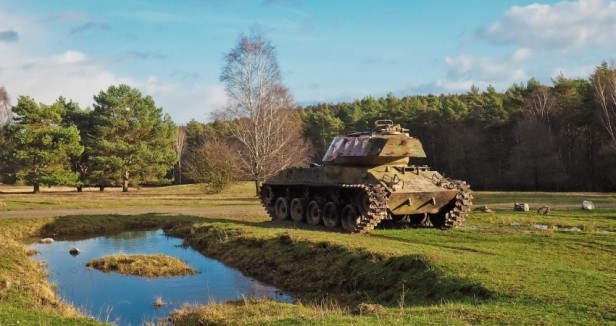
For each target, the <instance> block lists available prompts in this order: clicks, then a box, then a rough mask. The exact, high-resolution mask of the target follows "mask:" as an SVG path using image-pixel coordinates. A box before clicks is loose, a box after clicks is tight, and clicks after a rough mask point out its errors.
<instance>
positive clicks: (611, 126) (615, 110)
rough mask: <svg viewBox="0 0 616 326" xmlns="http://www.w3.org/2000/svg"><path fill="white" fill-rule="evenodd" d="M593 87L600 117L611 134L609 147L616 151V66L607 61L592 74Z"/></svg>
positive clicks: (609, 134)
mask: <svg viewBox="0 0 616 326" xmlns="http://www.w3.org/2000/svg"><path fill="white" fill-rule="evenodd" d="M591 79H592V88H593V93H594V97H595V101H597V103H598V105H599V109H600V114H599V117H600V119H601V124H602V125H603V128H604V130H605V131H606V132H607V135H608V136H609V140H610V143H609V147H610V148H611V149H612V150H614V151H616V68H615V67H608V65H607V63H606V62H603V63H602V64H601V66H599V67H597V69H596V70H595V73H594V74H593V76H592V78H591Z"/></svg>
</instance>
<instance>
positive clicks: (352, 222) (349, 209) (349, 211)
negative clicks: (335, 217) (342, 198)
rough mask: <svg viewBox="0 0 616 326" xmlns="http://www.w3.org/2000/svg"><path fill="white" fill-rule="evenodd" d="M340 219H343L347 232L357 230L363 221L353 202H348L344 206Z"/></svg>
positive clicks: (343, 226)
mask: <svg viewBox="0 0 616 326" xmlns="http://www.w3.org/2000/svg"><path fill="white" fill-rule="evenodd" d="M340 219H341V221H342V228H344V230H345V231H347V232H355V231H357V226H358V225H359V223H360V222H361V218H360V217H359V215H358V214H357V212H356V211H355V207H353V205H351V204H348V205H346V206H344V207H343V208H342V213H340Z"/></svg>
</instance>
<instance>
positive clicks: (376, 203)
mask: <svg viewBox="0 0 616 326" xmlns="http://www.w3.org/2000/svg"><path fill="white" fill-rule="evenodd" d="M268 186H269V185H263V187H262V189H261V196H260V197H261V198H260V199H261V205H262V206H263V208H265V211H266V212H267V214H268V215H269V216H270V218H271V219H272V220H273V221H275V220H277V218H276V216H275V210H274V205H273V203H274V202H275V198H273V199H272V198H271V197H270V198H269V199H268V195H267V190H266V189H267V188H266V187H268ZM309 186H310V185H309ZM312 187H314V188H333V189H336V188H337V189H354V190H357V191H358V193H357V196H361V195H365V196H367V198H368V200H367V201H368V202H367V203H366V204H365V205H364V206H366V207H365V208H364V209H362V208H360V207H359V206H360V205H357V202H355V203H352V202H351V204H355V205H354V206H355V210H356V212H357V213H358V217H359V221H358V222H357V223H356V224H355V226H354V228H353V230H352V231H351V232H352V233H362V234H367V233H370V231H372V230H374V228H375V227H376V226H377V225H378V224H379V223H380V222H381V220H383V219H384V218H386V217H387V196H388V193H387V191H386V190H385V187H383V186H381V185H374V184H327V185H323V184H319V185H318V186H312ZM354 199H355V198H354ZM357 201H359V200H357ZM304 222H305V221H304ZM338 228H339V229H340V230H343V231H344V229H343V228H342V227H340V226H339V227H338Z"/></svg>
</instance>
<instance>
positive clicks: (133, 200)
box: [0, 184, 616, 325]
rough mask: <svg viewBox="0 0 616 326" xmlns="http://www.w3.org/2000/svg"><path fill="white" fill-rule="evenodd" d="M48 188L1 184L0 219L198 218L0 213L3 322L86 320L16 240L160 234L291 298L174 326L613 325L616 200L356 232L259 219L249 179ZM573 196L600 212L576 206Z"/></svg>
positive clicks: (197, 313) (199, 311)
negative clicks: (217, 190) (135, 211)
mask: <svg viewBox="0 0 616 326" xmlns="http://www.w3.org/2000/svg"><path fill="white" fill-rule="evenodd" d="M52 190H53V189H52ZM52 190H49V191H45V189H43V191H44V192H43V193H41V194H37V195H32V194H25V193H19V192H20V191H15V189H12V188H6V187H5V188H2V187H0V201H2V202H3V203H4V208H2V205H1V204H0V216H1V215H2V209H6V210H29V209H33V206H35V207H36V209H54V210H55V209H58V210H61V209H67V208H82V207H83V208H96V207H116V208H117V207H132V206H133V205H144V206H146V205H150V206H158V205H160V206H169V205H171V206H173V205H175V206H177V207H183V205H188V207H194V208H195V211H194V214H192V213H190V214H189V213H182V214H146V215H135V216H130V215H129V216H109V215H101V216H86V215H82V216H71V217H46V218H28V217H25V218H10V219H0V237H1V238H2V239H7V240H6V241H5V242H4V243H3V244H2V245H0V257H1V258H0V325H5V324H14V323H12V321H14V320H22V322H21V324H24V323H25V324H37V325H38V324H43V325H48V324H49V325H53V324H58V325H63V324H70V323H73V324H83V323H95V322H94V321H91V320H86V319H80V317H77V316H76V312H75V309H73V308H71V307H70V306H67V305H66V304H63V303H61V302H60V301H59V300H58V299H57V298H55V297H54V295H53V292H52V291H51V290H52V288H51V287H50V286H49V284H46V281H45V277H44V273H43V269H42V267H41V266H38V264H36V263H34V262H33V261H32V260H31V259H29V258H28V250H26V249H24V246H23V242H24V241H25V240H24V239H26V238H27V237H29V236H45V235H48V234H56V235H63V234H64V235H78V234H82V235H94V234H99V233H113V232H118V231H120V230H124V229H136V228H154V227H159V226H161V227H165V228H166V230H167V232H168V233H169V234H171V235H175V236H179V237H183V238H185V239H186V241H187V242H188V243H190V244H191V245H192V246H193V247H195V248H197V249H199V250H201V251H202V252H204V253H205V254H207V255H209V256H212V257H215V258H218V259H220V260H222V261H224V262H225V263H227V264H228V265H231V266H234V267H237V268H239V269H241V270H243V271H244V272H245V273H247V274H249V275H251V276H254V277H256V278H258V279H260V280H262V281H265V282H269V283H271V284H273V285H275V286H277V287H279V288H282V289H283V290H285V291H288V292H290V293H292V294H293V295H295V296H296V297H297V298H299V299H300V301H299V302H298V303H294V304H289V303H277V302H272V301H268V300H262V299H246V300H242V301H238V302H231V303H220V304H212V305H208V306H203V307H186V308H185V309H183V310H182V311H178V312H177V313H175V314H174V315H173V316H172V319H173V321H174V323H175V324H177V325H194V324H195V323H196V321H200V322H202V323H205V322H209V323H211V324H227V325H237V324H282V325H295V324H348V325H357V324H366V325H368V324H383V325H387V324H454V325H456V324H460V325H463V324H476V323H482V324H516V325H517V324H547V325H551V324H554V325H561V324H579V325H582V324H583V325H593V324H595V325H603V324H616V290H615V289H616V264H614V261H616V233H615V232H616V196H615V195H614V194H596V193H593V194H586V193H584V194H566V193H562V194H561V193H558V194H554V193H495V192H489V193H488V192H486V193H476V194H475V198H476V200H475V204H477V205H484V204H486V205H488V206H490V207H496V208H499V209H497V210H495V212H493V213H482V212H477V211H474V212H472V213H471V215H470V217H469V219H468V220H467V222H466V223H465V225H464V226H463V227H462V228H460V229H456V230H447V231H441V230H435V229H421V228H420V229H395V228H393V229H377V230H375V232H374V233H373V234H371V235H369V236H362V235H349V234H342V233H337V232H330V231H328V230H326V229H308V228H305V227H304V226H302V225H295V224H293V223H291V222H288V223H281V222H278V223H274V222H270V221H268V220H267V217H266V216H265V215H264V214H263V212H262V209H261V208H260V206H259V205H258V202H257V201H256V199H255V198H254V197H252V196H251V195H252V193H253V191H254V190H253V188H252V184H238V185H234V187H232V188H231V189H229V190H228V191H226V192H225V193H223V194H221V195H216V196H213V195H204V194H202V193H201V192H202V190H201V188H199V187H197V186H179V187H175V186H174V187H165V188H152V189H146V188H144V189H141V190H138V191H137V190H136V189H135V190H134V191H132V192H129V193H128V194H123V193H121V192H118V191H115V190H112V191H109V192H107V191H106V192H104V193H99V192H98V191H91V192H85V193H82V194H78V193H76V192H74V191H73V190H70V189H66V190H60V191H52ZM84 199H85V200H84ZM582 200H592V201H593V202H595V203H597V204H602V205H603V206H604V207H602V208H599V209H596V210H593V211H582V210H580V209H579V206H580V205H581V201H582ZM513 202H528V203H529V204H531V212H513V211H511V209H510V207H512V206H513V204H512V203H513ZM94 205H100V206H94ZM236 205H240V206H241V207H243V208H242V210H243V211H245V214H244V215H241V217H238V216H237V215H234V216H230V215H225V214H221V215H220V216H216V217H212V216H211V215H208V217H203V216H202V215H200V214H199V210H198V209H199V207H211V206H236ZM541 205H548V206H551V207H553V208H554V210H553V211H552V212H551V213H550V214H549V215H538V214H536V213H535V212H534V211H533V210H532V208H533V207H535V209H536V207H539V206H541ZM508 207H509V208H508ZM24 274H25V275H26V276H27V277H24ZM25 279H27V282H26V281H20V280H25ZM24 283H26V284H28V285H25V284H24ZM41 289H45V290H41ZM163 299H164V296H163Z"/></svg>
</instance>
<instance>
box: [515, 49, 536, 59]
mask: <svg viewBox="0 0 616 326" xmlns="http://www.w3.org/2000/svg"><path fill="white" fill-rule="evenodd" d="M532 55H533V50H531V49H529V48H520V49H517V50H515V51H513V53H512V54H511V60H512V61H514V62H519V61H524V60H527V59H530V58H531V57H532Z"/></svg>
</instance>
